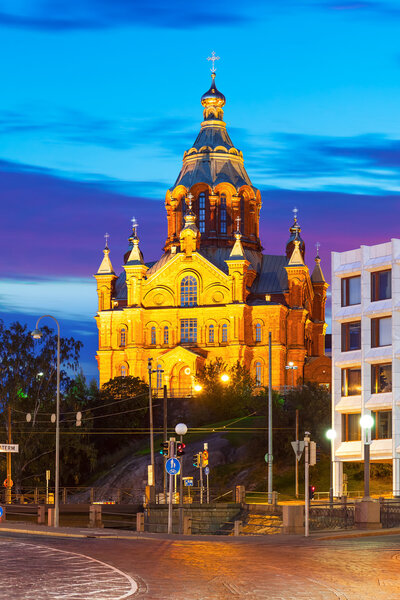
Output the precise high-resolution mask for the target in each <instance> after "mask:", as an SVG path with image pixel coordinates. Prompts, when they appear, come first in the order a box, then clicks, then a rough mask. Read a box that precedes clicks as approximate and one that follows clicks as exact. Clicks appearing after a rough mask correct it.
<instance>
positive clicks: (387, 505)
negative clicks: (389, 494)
mask: <svg viewBox="0 0 400 600" xmlns="http://www.w3.org/2000/svg"><path fill="white" fill-rule="evenodd" d="M380 505H381V523H382V527H383V528H384V529H389V528H390V527H400V500H396V499H393V500H389V499H386V498H380Z"/></svg>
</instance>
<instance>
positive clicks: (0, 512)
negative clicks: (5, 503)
mask: <svg viewBox="0 0 400 600" xmlns="http://www.w3.org/2000/svg"><path fill="white" fill-rule="evenodd" d="M3 515H4V510H3V507H2V506H0V519H1V517H2V516H3Z"/></svg>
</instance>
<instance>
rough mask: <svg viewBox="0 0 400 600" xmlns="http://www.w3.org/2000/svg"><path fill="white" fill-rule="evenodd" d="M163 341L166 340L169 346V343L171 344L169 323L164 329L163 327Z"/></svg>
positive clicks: (165, 342)
mask: <svg viewBox="0 0 400 600" xmlns="http://www.w3.org/2000/svg"><path fill="white" fill-rule="evenodd" d="M163 341H164V345H165V346H168V344H169V327H168V325H165V326H164V329H163Z"/></svg>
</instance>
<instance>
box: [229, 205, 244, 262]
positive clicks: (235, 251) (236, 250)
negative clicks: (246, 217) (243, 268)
mask: <svg viewBox="0 0 400 600" xmlns="http://www.w3.org/2000/svg"><path fill="white" fill-rule="evenodd" d="M235 221H236V231H235V233H234V235H235V239H236V242H235V243H234V245H233V248H232V251H231V253H230V255H229V258H228V260H246V255H245V253H244V250H243V246H242V242H241V241H240V240H241V239H242V234H241V233H240V221H241V219H240V217H239V215H238V216H237V217H236V219H235Z"/></svg>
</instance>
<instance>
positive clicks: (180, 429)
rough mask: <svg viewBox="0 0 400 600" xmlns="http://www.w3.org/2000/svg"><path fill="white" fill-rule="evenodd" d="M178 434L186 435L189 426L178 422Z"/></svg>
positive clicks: (176, 428) (176, 430)
mask: <svg viewBox="0 0 400 600" xmlns="http://www.w3.org/2000/svg"><path fill="white" fill-rule="evenodd" d="M175 433H176V435H185V434H186V433H187V426H186V425H185V423H178V425H176V427H175Z"/></svg>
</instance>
